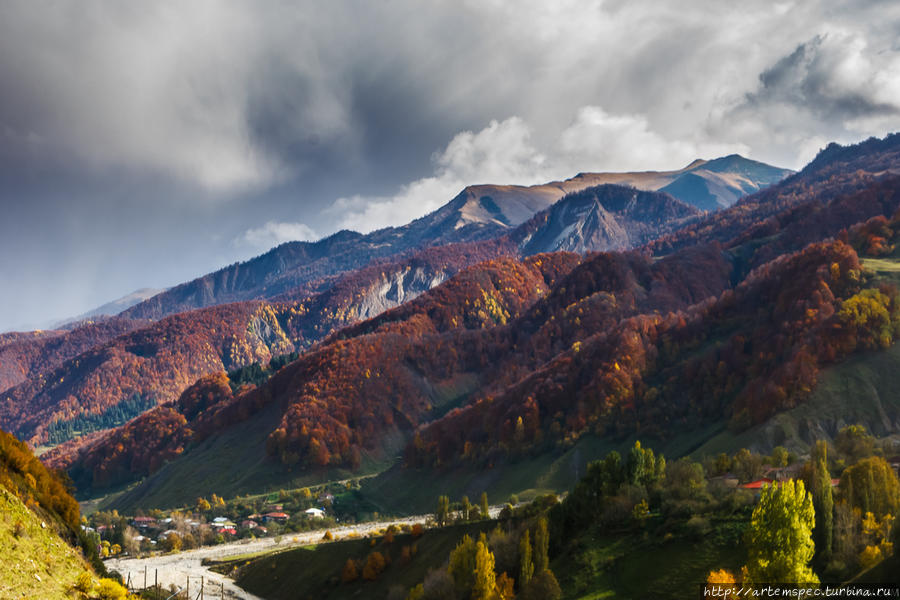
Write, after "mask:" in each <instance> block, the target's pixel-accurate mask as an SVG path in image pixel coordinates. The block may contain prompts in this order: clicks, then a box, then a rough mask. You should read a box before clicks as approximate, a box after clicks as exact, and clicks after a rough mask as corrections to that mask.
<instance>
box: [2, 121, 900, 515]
mask: <svg viewBox="0 0 900 600" xmlns="http://www.w3.org/2000/svg"><path fill="white" fill-rule="evenodd" d="M898 147H900V142H898V138H897V136H890V137H889V138H886V139H885V140H875V141H870V142H865V143H863V144H861V145H858V146H855V147H852V148H850V149H842V150H841V151H839V152H838V151H836V150H835V148H833V147H830V148H829V149H826V150H825V151H824V152H823V154H822V155H820V157H819V158H817V159H816V160H815V161H813V163H811V164H810V165H809V166H807V167H806V168H805V169H804V170H803V171H801V172H800V173H798V174H795V175H792V176H790V177H788V178H787V179H785V180H783V181H782V182H780V183H778V184H775V185H774V186H772V187H770V188H768V189H766V190H763V191H761V192H757V193H756V194H753V195H751V196H750V197H748V198H746V199H745V200H742V201H740V202H738V203H737V204H735V205H733V206H732V207H730V208H728V209H724V210H722V211H718V212H715V213H705V214H704V213H702V212H701V211H699V210H698V209H697V208H696V207H693V206H691V205H688V204H686V203H684V202H681V201H679V200H677V199H675V198H674V197H672V196H671V195H669V194H666V193H663V192H643V191H638V190H636V189H634V188H627V187H621V186H616V185H609V184H603V185H599V186H590V187H588V188H583V189H580V190H577V191H576V192H574V193H569V194H567V195H565V196H564V197H563V198H561V199H560V200H559V201H557V202H556V203H554V204H552V205H551V206H549V207H548V208H547V209H545V210H543V211H541V212H539V213H537V214H536V215H533V216H532V217H531V218H528V219H527V220H521V218H522V217H521V215H520V216H519V217H517V218H516V220H517V221H520V222H519V224H518V225H516V226H515V227H512V226H511V225H507V226H503V227H501V224H502V221H503V219H505V220H507V221H509V222H510V223H512V222H513V219H512V218H511V217H509V216H503V217H502V219H501V218H500V217H501V216H502V215H506V214H507V213H504V212H503V211H502V210H501V211H497V210H489V209H490V208H491V206H490V205H489V204H488V205H487V206H486V205H485V203H484V202H483V199H482V198H480V197H478V198H477V200H476V197H477V196H478V194H477V193H473V192H472V190H471V189H469V190H467V192H465V193H464V194H468V196H466V195H461V197H457V198H456V199H454V201H452V202H451V203H450V204H449V205H448V206H445V207H444V208H443V209H441V210H440V211H437V213H441V211H443V213H441V214H440V215H438V214H437V213H435V215H432V216H430V217H431V219H430V220H429V221H428V222H429V223H432V224H434V223H447V222H448V219H449V222H453V223H456V224H458V223H460V222H461V221H460V216H461V215H464V214H468V215H470V217H469V221H467V223H468V224H467V225H463V226H461V227H458V228H457V227H454V228H453V229H452V231H455V232H459V231H461V230H464V229H465V228H466V227H472V226H473V225H477V227H474V228H473V229H470V233H465V234H455V235H460V236H461V237H460V238H458V240H457V241H454V242H448V243H445V244H441V245H431V246H427V247H425V248H422V249H417V250H411V251H407V252H405V253H400V254H398V255H397V256H394V257H393V259H384V258H382V259H381V260H380V261H379V260H376V261H375V262H374V263H373V264H372V265H370V266H369V267H366V268H364V269H361V270H357V271H352V272H349V273H345V274H343V275H340V276H337V277H334V278H332V279H330V280H329V281H328V284H327V285H324V284H322V283H319V284H317V285H320V286H321V288H320V289H321V291H319V292H317V293H312V294H306V292H303V291H301V292H299V293H298V292H296V291H295V292H294V293H296V294H297V296H295V297H294V298H293V299H292V298H291V293H284V292H279V295H277V296H276V297H277V298H278V300H277V301H275V302H271V303H267V302H263V303H257V308H256V309H255V310H263V309H265V310H271V311H272V312H271V314H272V317H271V318H270V319H268V320H264V321H265V323H263V322H262V321H259V320H257V321H256V324H255V325H254V326H253V327H247V326H246V325H240V323H243V321H241V319H246V315H247V314H256V313H253V312H252V311H251V312H250V313H247V312H244V313H241V314H242V315H245V316H242V317H241V318H239V319H238V320H237V323H239V325H238V326H237V327H236V328H235V329H234V330H232V333H231V334H229V335H237V333H238V332H241V331H253V332H255V334H256V335H257V338H256V340H257V342H258V345H257V348H258V349H259V353H258V354H256V355H254V354H246V355H244V356H241V357H239V358H238V359H237V360H233V361H231V362H229V363H228V364H227V365H226V363H225V361H224V360H222V357H221V355H222V353H219V354H220V357H219V360H220V361H221V365H222V366H220V367H219V370H220V372H219V374H215V373H214V371H215V370H216V369H211V370H210V371H209V372H208V373H209V374H208V375H205V376H204V377H202V378H201V379H199V380H197V383H195V384H194V385H193V386H191V387H188V388H187V390H186V391H184V392H183V393H181V395H180V396H178V395H177V394H175V393H170V395H169V396H168V397H167V398H165V399H163V398H161V399H160V401H161V402H163V404H162V406H160V407H159V408H156V409H153V410H150V411H149V412H147V413H146V414H144V415H143V416H141V417H139V418H137V419H135V420H134V421H132V422H130V423H129V424H128V425H125V426H124V427H121V428H119V429H115V430H112V431H111V432H107V433H100V434H95V435H94V436H92V437H90V438H87V439H82V440H80V441H79V442H76V443H71V444H67V445H64V446H62V447H60V448H58V449H57V450H54V451H53V452H51V453H50V454H49V455H48V460H49V461H50V464H52V465H54V466H58V467H65V468H67V469H68V470H69V473H70V474H71V475H72V477H73V478H74V480H75V481H76V482H77V483H78V484H79V488H80V489H85V490H100V489H105V488H108V487H109V486H116V485H121V484H124V483H128V482H130V481H133V480H135V478H139V477H147V479H146V480H145V482H144V483H143V484H141V485H140V486H138V487H137V488H135V489H133V490H132V491H131V492H129V494H128V497H127V500H124V501H126V502H130V503H131V505H132V506H134V505H144V506H151V505H154V503H157V501H159V500H160V499H161V498H162V497H166V493H169V496H167V497H169V498H170V499H171V497H172V496H171V494H175V495H176V496H178V495H179V494H180V495H181V496H184V497H185V498H187V497H190V496H191V494H193V495H196V494H197V492H198V491H202V489H204V486H205V487H206V489H212V488H211V487H210V486H211V485H212V487H216V485H213V483H214V482H218V487H219V489H227V490H230V491H239V490H248V489H253V488H254V487H256V486H260V485H262V484H263V482H264V481H270V480H272V478H274V479H276V480H277V479H278V478H281V479H282V480H287V479H291V478H296V477H298V476H301V477H315V476H316V475H315V474H316V473H320V472H322V471H323V470H325V471H328V470H333V469H339V470H341V469H345V470H347V472H353V471H354V470H357V471H358V470H360V469H361V470H363V471H365V470H367V469H370V470H371V469H373V468H375V467H376V465H384V464H390V462H391V456H393V455H394V454H396V453H397V452H398V451H400V450H402V452H403V455H404V457H405V459H404V461H405V464H406V465H407V467H409V468H414V467H418V468H435V467H439V466H447V465H454V464H459V465H464V464H481V465H482V466H483V465H484V464H485V461H487V463H491V464H493V463H496V462H497V461H501V462H502V461H509V460H516V457H517V456H525V455H530V454H533V453H535V452H553V451H554V448H557V449H559V448H564V447H566V445H567V444H572V443H577V442H578V441H579V440H580V439H582V438H584V436H590V435H600V436H613V437H615V436H621V435H631V434H633V433H634V432H636V431H637V432H640V433H641V434H642V435H651V436H657V437H660V438H665V437H666V436H667V435H668V433H667V432H670V431H671V430H672V428H673V427H674V428H675V429H676V430H679V431H695V430H703V428H704V427H707V426H708V425H710V424H714V423H721V422H723V421H724V422H726V423H730V424H731V426H732V427H734V428H737V429H738V430H740V429H742V428H747V427H752V426H755V425H756V424H759V423H762V422H764V421H765V420H766V419H767V418H769V417H771V416H772V415H774V414H776V413H778V412H779V411H781V410H784V409H785V408H787V407H789V406H793V405H795V404H796V403H798V402H801V401H802V398H803V397H804V394H806V393H808V391H809V389H811V388H812V387H814V385H815V380H816V373H818V372H819V370H821V369H823V368H828V365H830V364H832V363H835V362H840V361H841V360H842V359H843V358H844V357H846V356H849V355H850V354H852V353H853V352H854V351H855V350H856V349H857V348H863V347H866V343H868V342H866V340H867V339H868V336H870V335H871V332H870V331H869V330H868V329H867V328H866V326H865V325H864V324H863V325H860V324H859V323H856V322H852V321H848V320H843V321H842V320H840V319H838V318H837V317H835V315H838V314H841V310H840V309H841V306H842V305H843V304H844V303H846V302H856V301H857V300H856V299H857V298H861V297H868V296H870V295H871V294H872V292H868V291H866V290H867V289H871V288H866V287H865V285H866V283H865V281H864V280H861V279H860V277H859V273H860V272H861V266H860V263H859V260H858V258H857V250H858V251H860V252H866V251H868V246H865V247H863V246H861V245H860V244H858V243H856V244H853V243H851V240H850V239H849V237H847V236H848V235H849V234H848V233H847V232H848V231H851V232H856V231H857V230H856V229H854V227H857V229H858V228H859V227H860V226H859V225H857V224H859V223H866V222H867V221H869V220H871V219H877V218H881V219H883V220H885V222H886V223H887V221H886V216H887V217H889V216H891V215H893V213H894V211H896V210H897V208H898V200H900V197H898V194H897V192H896V189H897V183H896V182H895V181H894V180H893V179H892V178H891V172H892V170H893V169H895V168H897V166H898V165H900V161H898V160H897V149H898ZM823 156H824V157H825V158H824V159H823ZM828 158H830V160H826V159H828ZM713 162H715V161H713ZM473 202H474V203H475V204H473ZM501 204H502V206H507V207H516V208H517V209H519V208H521V207H522V206H523V205H522V203H521V202H516V203H509V202H505V201H504V202H502V203H498V204H497V206H501ZM478 207H481V209H484V210H481V209H479V210H481V212H479V211H478V210H474V209H475V208H478ZM509 214H513V213H512V209H510V213H509ZM471 215H475V216H474V217H472V216H471ZM485 215H493V217H491V220H488V219H487V217H486V216H485ZM454 217H455V221H454V220H453V218H454ZM417 226H418V227H422V224H419V225H417ZM479 228H480V229H482V230H483V229H485V228H494V230H495V232H502V233H501V234H500V235H495V236H494V237H493V238H490V237H488V238H487V239H477V238H478V236H479V235H482V234H478V235H475V236H472V234H471V231H474V230H475V229H479ZM889 229H890V227H889ZM441 231H446V230H441ZM891 231H893V230H892V229H891ZM842 235H843V236H844V237H845V238H846V239H845V240H844V241H841V240H840V239H835V238H836V236H837V237H838V238H839V237H840V236H842ZM854 235H856V234H854ZM890 235H891V236H892V235H893V233H891V234H890ZM360 237H365V236H360ZM360 237H357V238H356V239H360ZM809 244H812V245H811V246H808V245H809ZM641 245H642V247H641V250H640V252H638V253H633V252H627V251H626V252H622V250H627V249H629V248H634V247H635V246H641ZM807 246H808V247H807ZM595 251H601V252H600V253H599V254H593V253H592V252H595ZM584 253H587V254H584ZM270 254H271V253H270ZM825 287H827V288H828V290H829V295H823V292H822V291H821V290H823V289H824V288H825ZM175 289H177V288H175ZM300 289H301V290H303V289H304V288H302V287H301V288H300ZM860 294H863V296H860ZM879 301H881V302H885V303H887V306H888V308H890V306H892V305H891V304H890V303H891V302H893V300H891V299H890V298H889V297H887V296H885V299H880V298H879ZM230 306H233V307H234V308H232V309H230V310H232V311H236V312H239V311H238V309H237V307H238V306H242V305H240V304H238V305H230ZM392 306H393V307H395V308H392ZM313 307H314V308H313ZM326 307H331V309H329V308H326ZM761 307H770V308H768V309H767V310H766V311H762V310H761ZM787 307H791V308H787ZM217 310H222V309H219V308H216V307H213V308H209V309H205V310H204V311H201V312H207V311H217ZM279 311H281V312H279ZM796 311H800V312H799V313H798V312H796ZM192 314H194V311H191V312H186V313H182V314H181V315H173V316H171V317H166V318H165V319H163V320H161V321H159V322H158V323H155V324H154V325H153V327H160V326H163V325H164V324H171V323H175V322H177V321H178V319H186V318H187V315H192ZM798 314H803V315H806V316H805V317H804V319H805V320H804V319H799V320H798V319H797V316H796V315H798ZM210 315H215V316H211V318H210V321H211V322H212V321H215V320H217V319H220V318H221V317H219V313H216V312H212V313H210ZM810 315H814V316H812V317H811V316H810ZM366 318H368V320H363V319H366ZM173 319H174V320H175V321H173ZM276 324H277V325H278V327H276V326H275V325H276ZM153 327H151V328H150V329H151V330H152V329H153ZM182 327H183V326H182ZM242 327H244V329H242ZM145 329H146V328H145ZM167 329H168V327H163V328H162V330H160V333H159V335H160V336H164V337H166V339H170V338H169V335H168V333H163V331H164V330H167ZM176 329H177V328H176ZM851 330H852V331H851ZM143 331H144V330H139V333H140V332H143ZM261 332H266V334H265V335H263V336H259V334H260V333H261ZM851 333H852V335H851ZM282 334H283V336H284V337H283V338H282V337H281V336H282ZM129 335H132V336H133V335H134V334H129ZM242 335H243V334H242ZM224 339H225V338H220V339H218V341H217V342H216V343H222V342H223V340H224ZM228 339H234V338H228ZM263 339H265V340H270V341H272V340H279V339H284V340H287V342H290V341H291V340H302V342H300V343H299V344H298V343H296V342H294V349H295V350H298V351H300V352H301V353H300V355H299V357H298V358H297V359H296V360H293V361H292V362H289V364H286V365H285V366H283V367H282V366H280V364H279V367H280V370H277V372H274V369H270V370H269V371H268V372H265V371H264V370H263V371H260V370H259V369H257V371H256V372H257V373H265V374H264V375H263V376H258V377H249V378H248V377H246V376H245V374H246V373H247V372H248V371H246V368H249V367H245V368H244V369H241V368H239V367H241V366H242V365H250V364H251V363H252V362H254V359H256V360H259V361H260V362H261V363H262V364H265V363H267V362H268V361H269V360H270V359H269V358H268V356H267V354H268V355H269V356H271V355H275V354H278V353H280V352H281V351H282V350H284V351H287V350H288V349H289V347H288V344H287V343H285V345H284V346H283V347H281V348H275V346H272V345H266V344H265V343H263V342H262V341H261V340H263ZM850 339H852V341H848V340H850ZM711 340H717V341H715V342H714V343H713V344H712V345H710V341H711ZM772 340H778V341H777V343H773V341H772ZM245 341H246V340H245ZM169 343H171V342H169ZM116 344H119V342H116ZM310 344H314V345H312V346H310ZM210 345H213V344H210ZM233 345H234V344H232V346H233ZM251 345H252V344H251ZM144 353H145V354H152V352H149V351H144ZM158 353H159V352H158V351H157V354H158ZM138 354H140V351H139V352H138ZM212 362H213V363H215V360H213V361H212ZM99 364H102V363H99ZM716 365H719V366H718V367H717V366H716ZM211 366H215V365H213V364H211ZM227 370H231V374H230V375H228V376H226V375H225V373H224V372H222V371H227ZM762 372H768V373H770V375H771V377H768V376H767V377H766V378H764V379H763V378H761V377H760V375H759V373H762ZM194 373H195V372H191V376H190V377H186V378H185V379H184V381H186V380H187V379H190V378H191V377H194ZM194 379H195V380H196V377H194ZM20 389H24V388H22V387H21V386H20V387H17V388H15V389H13V390H12V392H8V393H7V398H9V397H10V396H9V394H10V393H11V394H16V393H18V390H20ZM679 390H680V391H679ZM39 396H40V393H38V394H37V395H35V396H33V397H39ZM52 404H53V403H52V402H49V403H48V405H52ZM50 418H53V417H50ZM20 422H22V423H25V422H26V421H20ZM28 426H30V427H32V428H33V429H32V430H31V431H32V432H38V438H37V439H40V437H39V433H40V432H41V431H42V430H41V426H40V424H37V423H34V422H28ZM125 440H129V442H127V443H126V442H125ZM212 456H218V457H221V456H227V457H230V459H229V460H231V461H233V464H234V465H235V468H234V469H233V470H232V471H231V472H232V473H233V474H234V475H233V477H232V479H230V480H228V481H225V482H222V481H219V480H220V479H221V477H222V475H221V473H219V472H218V471H216V470H211V471H210V472H206V471H205V470H204V469H203V468H202V467H201V466H200V465H202V464H204V463H206V462H212V461H210V460H209V459H210V458H211V457H212ZM379 468H380V467H379ZM198 469H199V471H198ZM187 472H191V473H193V474H194V475H193V477H192V478H191V481H190V482H188V483H186V482H185V478H184V475H185V473H187ZM320 476H324V475H321V474H320ZM173 486H184V489H183V491H181V492H177V493H176V492H174V491H173Z"/></svg>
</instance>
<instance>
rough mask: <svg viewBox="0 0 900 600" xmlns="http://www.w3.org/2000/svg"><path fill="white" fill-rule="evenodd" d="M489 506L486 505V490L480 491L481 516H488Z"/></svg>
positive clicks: (486, 517) (487, 517)
mask: <svg viewBox="0 0 900 600" xmlns="http://www.w3.org/2000/svg"><path fill="white" fill-rule="evenodd" d="M490 516H491V515H490V506H489V505H488V497H487V492H481V518H482V519H489V518H490Z"/></svg>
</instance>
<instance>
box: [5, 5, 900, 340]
mask: <svg viewBox="0 0 900 600" xmlns="http://www.w3.org/2000/svg"><path fill="white" fill-rule="evenodd" d="M898 19H900V6H898V5H897V4H896V3H892V2H867V3H844V2H838V1H837V0H828V1H826V2H811V1H810V2H799V1H797V2H783V3H772V2H769V1H766V0H747V2H744V3H742V4H741V7H740V10H735V9H734V8H733V7H732V6H730V5H728V3H722V2H719V1H717V0H696V1H691V2H679V3H659V2H651V1H649V0H646V1H644V0H636V1H630V2H619V1H618V0H615V1H614V0H604V1H601V0H559V1H558V2H546V1H543V0H517V1H515V2H513V1H504V0H496V1H494V0H492V1H490V2H483V1H476V0H466V1H463V2H450V1H437V2H432V3H422V2H418V1H416V0H384V1H380V2H356V1H354V0H348V1H338V2H329V3H321V2H312V1H302V2H287V1H284V2H281V1H273V2H266V3H244V2H221V3H194V2H191V3H184V2H175V1H171V2H154V3H115V2H108V1H105V0H84V1H82V2H77V3H74V2H73V3H69V4H66V3H62V4H59V3H54V4H51V3H41V2H30V1H25V0H20V1H13V2H4V3H2V4H0V89H2V90H3V93H2V94H0V203H2V210H3V218H2V219H0V277H2V282H3V285H2V286H0V329H3V328H6V327H9V326H12V325H15V324H17V323H22V322H34V321H39V320H42V318H43V317H57V316H61V315H65V314H77V313H80V312H82V311H83V310H85V309H88V308H91V307H93V306H94V305H99V304H102V303H103V302H105V301H107V300H109V299H111V298H112V297H115V296H118V295H122V294H124V293H127V292H129V291H131V290H132V289H134V288H138V287H144V286H151V287H162V286H166V285H171V284H174V283H177V282H179V281H180V280H183V279H187V278H189V277H191V276H193V275H197V274H200V273H202V272H204V271H208V270H211V269H213V268H215V267H217V266H221V265H222V264H226V263H229V262H232V261H234V260H238V259H242V258H247V257H249V256H251V255H253V254H255V253H258V252H261V251H262V250H264V249H265V247H266V245H267V244H268V243H276V242H278V241H281V240H283V239H285V238H286V237H290V236H305V237H308V236H312V235H322V234H327V233H329V232H331V231H334V230H335V229H336V228H337V227H340V226H346V225H353V226H356V227H360V228H365V227H371V226H374V225H376V224H389V223H400V222H403V221H405V220H407V219H409V218H411V217H414V216H416V215H417V214H421V213H422V212H424V211H425V210H428V209H429V208H433V207H436V206H438V205H440V204H441V203H442V202H444V201H446V200H448V199H449V197H451V196H452V195H453V194H454V193H455V191H456V190H457V189H458V187H460V186H462V185H465V184H467V183H473V182H478V181H497V182H511V183H512V182H516V183H527V182H533V181H539V180H541V178H553V177H564V176H568V175H571V174H573V173H575V172H577V171H579V170H602V169H611V168H616V169H618V168H641V167H643V168H666V167H672V166H679V165H680V163H684V162H688V161H689V160H690V159H692V158H694V157H695V156H696V155H703V156H706V157H711V156H712V155H714V154H716V153H726V152H731V151H740V152H745V153H749V154H751V155H752V156H753V157H754V158H758V159H762V160H768V161H771V162H775V163H778V164H782V165H784V166H790V167H797V166H800V165H801V164H802V163H803V162H804V161H805V160H808V159H809V158H810V157H811V156H812V155H813V154H814V153H815V151H816V150H817V149H818V148H819V147H822V146H824V144H825V143H827V142H828V141H830V140H831V139H837V140H838V141H852V140H853V139H859V138H862V137H866V136H868V135H872V134H883V133H885V132H886V131H888V130H891V129H896V128H898V125H900V120H898V114H897V110H896V107H897V100H896V98H900V51H898V48H897V42H896V40H897V38H898V37H900V36H898V33H900V28H898V26H897V23H898Z"/></svg>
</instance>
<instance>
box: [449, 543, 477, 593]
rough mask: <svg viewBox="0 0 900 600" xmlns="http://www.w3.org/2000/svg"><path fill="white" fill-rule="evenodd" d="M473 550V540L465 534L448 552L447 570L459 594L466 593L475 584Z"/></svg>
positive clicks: (474, 547)
mask: <svg viewBox="0 0 900 600" xmlns="http://www.w3.org/2000/svg"><path fill="white" fill-rule="evenodd" d="M475 550H476V546H475V541H474V540H473V539H472V538H471V537H469V536H468V535H465V536H463V539H462V541H460V542H459V544H457V545H456V548H454V549H453V552H451V553H450V561H449V565H448V567H447V572H448V573H450V577H452V578H453V586H454V587H455V588H456V591H457V593H458V594H459V595H463V594H466V593H467V592H468V591H469V590H471V589H472V587H473V586H474V585H475Z"/></svg>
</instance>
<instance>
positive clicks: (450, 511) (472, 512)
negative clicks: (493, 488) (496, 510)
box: [434, 492, 490, 527]
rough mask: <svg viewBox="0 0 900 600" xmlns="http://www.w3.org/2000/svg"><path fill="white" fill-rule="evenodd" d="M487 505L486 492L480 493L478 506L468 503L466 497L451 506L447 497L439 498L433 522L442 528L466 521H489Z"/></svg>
mask: <svg viewBox="0 0 900 600" xmlns="http://www.w3.org/2000/svg"><path fill="white" fill-rule="evenodd" d="M489 508H490V507H489V505H488V497H487V492H481V500H480V502H479V503H478V505H477V506H476V505H474V504H472V503H471V502H470V501H469V497H468V496H463V497H462V499H461V500H460V501H459V502H458V503H456V504H453V505H451V504H450V498H449V497H448V496H440V497H439V498H438V504H437V510H435V511H434V521H435V523H437V524H438V526H440V527H443V526H444V525H447V524H448V523H450V522H451V520H453V521H455V522H458V523H465V522H467V521H477V520H479V519H489V518H490V514H489V512H488V511H489Z"/></svg>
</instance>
